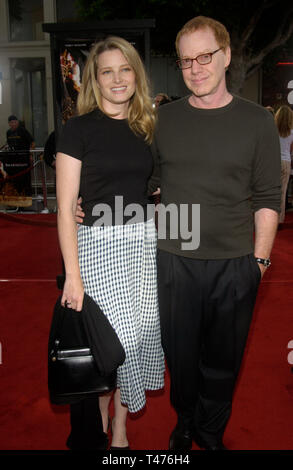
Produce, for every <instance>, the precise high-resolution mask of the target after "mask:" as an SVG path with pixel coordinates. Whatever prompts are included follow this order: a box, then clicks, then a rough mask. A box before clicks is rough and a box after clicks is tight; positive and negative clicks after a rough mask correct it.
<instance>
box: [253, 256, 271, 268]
mask: <svg viewBox="0 0 293 470" xmlns="http://www.w3.org/2000/svg"><path fill="white" fill-rule="evenodd" d="M255 259H256V262H257V263H260V264H263V265H264V266H265V267H266V268H268V267H269V266H270V265H271V264H272V263H271V260H270V259H269V258H267V259H265V258H255Z"/></svg>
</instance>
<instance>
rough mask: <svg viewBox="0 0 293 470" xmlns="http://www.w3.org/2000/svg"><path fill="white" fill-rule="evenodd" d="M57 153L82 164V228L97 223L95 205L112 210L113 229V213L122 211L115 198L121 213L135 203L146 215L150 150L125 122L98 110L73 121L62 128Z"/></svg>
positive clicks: (150, 159)
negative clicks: (105, 206) (116, 197)
mask: <svg viewBox="0 0 293 470" xmlns="http://www.w3.org/2000/svg"><path fill="white" fill-rule="evenodd" d="M57 151H58V152H62V153H65V154H67V155H70V156H71V157H73V158H77V159H78V160H81V161H82V169H81V179H80V195H81V196H82V199H83V202H82V207H83V210H84V212H85V218H84V225H93V224H94V222H95V221H96V220H97V216H94V215H93V208H94V207H95V206H96V205H98V204H106V205H107V207H108V206H109V207H110V208H111V211H112V213H113V222H112V224H113V225H114V224H115V217H114V214H115V211H117V210H121V205H120V204H119V205H118V206H117V199H116V200H115V196H122V197H123V211H124V208H125V206H126V205H129V204H133V203H136V204H139V205H140V206H141V207H142V208H143V211H144V214H146V205H147V203H148V198H147V182H148V179H149V178H150V176H151V172H152V167H153V159H152V154H151V151H150V146H149V145H148V144H147V143H146V142H145V141H144V139H143V137H139V136H137V135H135V134H134V133H133V132H132V130H131V129H130V127H129V125H128V122H127V120H126V119H113V118H110V117H108V116H107V115H105V114H104V113H102V112H101V111H100V110H94V111H92V112H91V113H88V114H84V115H82V116H77V117H73V118H71V119H69V120H68V121H67V122H66V124H65V125H64V126H63V129H62V132H61V134H60V137H59V139H58V143H57ZM119 199H120V201H121V200H122V199H121V198H119ZM100 207H101V206H100ZM119 220H121V218H120V219H119ZM127 220H129V217H124V218H123V223H125V222H126V221H127ZM144 220H145V218H144ZM116 223H117V219H116Z"/></svg>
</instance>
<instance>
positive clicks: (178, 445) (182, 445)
mask: <svg viewBox="0 0 293 470" xmlns="http://www.w3.org/2000/svg"><path fill="white" fill-rule="evenodd" d="M191 447H192V437H191V432H190V431H189V430H187V429H185V430H181V429H179V428H178V427H177V426H176V428H175V429H173V431H172V434H171V436H170V441H169V449H170V450H190V449H191Z"/></svg>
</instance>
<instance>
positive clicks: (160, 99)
mask: <svg viewBox="0 0 293 470" xmlns="http://www.w3.org/2000/svg"><path fill="white" fill-rule="evenodd" d="M170 102H171V99H170V98H169V96H168V95H167V94H166V93H158V94H157V95H156V97H155V101H154V104H155V107H156V108H157V107H158V106H161V105H163V104H166V103H170Z"/></svg>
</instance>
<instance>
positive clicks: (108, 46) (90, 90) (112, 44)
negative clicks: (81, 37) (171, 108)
mask: <svg viewBox="0 0 293 470" xmlns="http://www.w3.org/2000/svg"><path fill="white" fill-rule="evenodd" d="M114 49H118V50H120V51H121V52H122V54H123V55H124V57H125V58H126V60H127V62H128V64H129V65H130V66H131V67H132V69H133V71H134V74H135V79H136V89H135V93H134V95H133V96H132V98H131V99H130V103H129V107H128V117H127V118H128V124H129V127H130V129H131V130H132V131H133V132H134V133H135V134H136V135H142V136H143V137H144V139H145V141H146V142H148V143H149V144H150V143H151V142H152V138H153V133H154V127H155V122H156V110H155V109H154V108H153V106H152V100H151V97H150V89H149V83H148V78H147V75H146V72H145V69H144V65H143V63H142V60H141V58H140V56H139V54H138V52H137V50H136V49H135V48H134V47H133V46H132V45H131V44H130V43H129V42H128V41H126V40H125V39H123V38H120V37H116V36H109V37H107V38H106V39H104V40H102V41H99V42H98V43H96V44H95V45H94V46H93V47H92V49H91V51H90V54H89V56H88V59H87V62H86V65H85V68H84V71H83V76H82V86H81V91H80V93H79V95H78V99H77V112H78V114H79V115H82V114H86V113H89V112H91V111H93V110H94V109H96V108H97V107H98V108H99V109H100V110H101V111H102V112H103V113H105V114H108V113H106V111H105V110H104V108H103V105H102V96H101V92H100V90H99V87H98V85H97V73H98V58H99V55H100V54H102V53H103V52H105V51H111V50H114ZM108 115H109V114H108ZM109 116H112V117H113V115H109Z"/></svg>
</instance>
